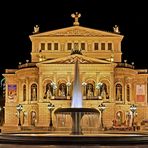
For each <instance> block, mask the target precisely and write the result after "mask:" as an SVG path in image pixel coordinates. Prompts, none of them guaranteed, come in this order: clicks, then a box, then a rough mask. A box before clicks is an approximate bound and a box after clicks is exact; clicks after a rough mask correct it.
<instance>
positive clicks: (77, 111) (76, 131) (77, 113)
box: [54, 108, 99, 135]
mask: <svg viewBox="0 0 148 148" xmlns="http://www.w3.org/2000/svg"><path fill="white" fill-rule="evenodd" d="M54 113H55V114H56V115H57V114H65V115H66V114H68V115H70V116H71V118H72V131H71V134H72V135H82V134H83V133H82V128H81V125H80V122H81V119H82V117H83V116H84V115H85V114H88V113H89V114H99V111H98V110H97V109H96V108H58V109H56V110H55V112H54Z"/></svg>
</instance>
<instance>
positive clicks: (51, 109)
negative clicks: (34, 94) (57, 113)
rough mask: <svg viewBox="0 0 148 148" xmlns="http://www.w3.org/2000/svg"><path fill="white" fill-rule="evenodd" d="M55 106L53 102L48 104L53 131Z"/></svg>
mask: <svg viewBox="0 0 148 148" xmlns="http://www.w3.org/2000/svg"><path fill="white" fill-rule="evenodd" d="M54 108H55V106H54V104H52V103H51V102H49V104H48V110H49V112H50V122H49V128H50V129H52V128H53V123H52V111H53V110H54Z"/></svg>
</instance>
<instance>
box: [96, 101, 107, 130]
mask: <svg viewBox="0 0 148 148" xmlns="http://www.w3.org/2000/svg"><path fill="white" fill-rule="evenodd" d="M98 108H99V111H100V112H101V129H103V128H104V125H103V111H104V110H105V108H106V106H105V105H104V104H103V103H101V105H99V106H98Z"/></svg>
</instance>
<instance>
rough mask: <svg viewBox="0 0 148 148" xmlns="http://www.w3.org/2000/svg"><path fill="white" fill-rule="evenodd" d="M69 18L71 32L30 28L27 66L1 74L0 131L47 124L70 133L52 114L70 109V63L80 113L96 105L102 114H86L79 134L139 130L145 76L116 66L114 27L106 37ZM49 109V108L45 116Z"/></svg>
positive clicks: (65, 120) (144, 110) (145, 103)
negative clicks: (1, 110) (0, 108)
mask: <svg viewBox="0 0 148 148" xmlns="http://www.w3.org/2000/svg"><path fill="white" fill-rule="evenodd" d="M72 16H73V18H74V23H73V26H70V27H67V28H62V29H57V30H50V31H47V32H40V28H39V26H35V28H34V32H33V33H32V34H31V35H30V36H29V37H30V40H31V43H32V47H31V61H29V60H26V63H19V65H18V67H17V68H16V69H6V70H5V73H4V74H3V76H4V78H5V85H6V90H5V119H4V124H3V130H6V129H18V126H21V128H22V129H34V130H35V129H39V128H40V129H44V128H48V127H49V126H50V125H49V124H50V123H51V121H50V120H52V124H53V126H54V128H55V129H57V130H58V129H59V130H61V129H69V128H71V119H70V118H69V117H68V116H67V115H64V114H63V115H62V114H61V115H59V116H58V115H55V114H54V111H55V110H56V109H57V108H62V107H63V108H64V107H71V102H72V96H73V81H74V68H75V60H76V59H77V60H78V64H79V72H80V80H81V91H82V94H83V100H82V107H84V108H85V107H87V108H88V107H90V108H96V109H98V110H99V106H100V105H102V104H103V105H104V106H105V108H104V111H103V112H101V111H100V110H99V111H100V113H101V114H102V115H103V116H100V115H99V116H95V115H94V116H89V114H87V116H85V117H84V118H83V119H82V121H81V124H82V125H83V127H84V128H86V129H87V128H88V129H89V128H94V127H95V128H98V129H99V127H100V125H101V124H102V123H101V122H103V126H104V127H105V128H106V129H110V128H112V127H122V126H124V127H132V126H133V124H135V125H137V126H140V127H142V123H143V121H145V120H147V119H148V71H147V70H145V69H135V66H134V63H131V64H129V63H128V62H127V61H126V60H122V50H121V42H122V40H123V37H124V36H123V35H121V33H120V31H119V28H118V26H116V25H115V27H113V30H112V31H102V30H97V29H92V28H87V27H83V26H81V25H80V24H79V21H78V18H79V16H78V13H76V14H73V15H72ZM123 51H124V49H123ZM122 61H123V62H122ZM50 103H51V104H52V105H53V106H54V108H53V110H52V112H51V114H50V110H49V104H50ZM132 107H133V108H132ZM134 109H135V110H134ZM51 116H52V118H51ZM133 119H134V120H133Z"/></svg>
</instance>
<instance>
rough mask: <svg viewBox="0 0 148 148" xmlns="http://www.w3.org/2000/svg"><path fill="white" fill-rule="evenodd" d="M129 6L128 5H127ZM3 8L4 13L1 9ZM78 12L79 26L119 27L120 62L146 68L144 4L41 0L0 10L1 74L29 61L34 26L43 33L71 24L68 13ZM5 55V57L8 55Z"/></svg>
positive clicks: (7, 4)
mask: <svg viewBox="0 0 148 148" xmlns="http://www.w3.org/2000/svg"><path fill="white" fill-rule="evenodd" d="M129 3H130V4H129ZM2 9H3V10H2ZM74 12H80V13H81V18H80V19H79V22H80V25H81V26H84V27H88V28H93V29H99V30H104V31H112V30H113V26H114V25H118V26H119V29H120V32H121V34H122V35H124V39H123V41H122V52H123V60H124V59H127V62H128V63H131V62H135V67H136V68H138V69H145V68H147V69H148V59H147V57H148V54H147V53H146V52H148V47H147V44H148V37H147V34H148V23H147V21H148V7H147V4H146V2H142V0H141V1H140V3H139V2H135V1H130V2H125V1H124V0H123V1H119V0H118V1H117V2H116V1H112V2H111V1H110V0H108V1H105V0H104V1H103V2H101V1H100V0H91V1H90V0H88V1H87V0H54V1H51V0H45V1H44V0H42V1H40V2H38V1H36V2H35V1H32V0H30V2H27V1H26V0H21V1H20V2H14V1H13V2H11V1H10V2H7V1H6V2H3V4H1V9H0V20H1V22H0V27H1V32H0V34H1V40H0V41H1V46H0V52H1V58H0V74H2V73H4V69H9V68H17V66H18V63H19V62H20V61H21V62H22V63H24V62H25V61H26V59H29V60H30V58H31V55H30V52H31V42H30V39H29V35H31V34H32V32H33V27H34V25H36V24H38V25H39V26H40V32H45V31H49V30H54V29H60V28H64V27H70V26H72V25H73V21H74V19H73V18H71V14H72V13H74ZM7 55H8V56H7Z"/></svg>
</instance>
